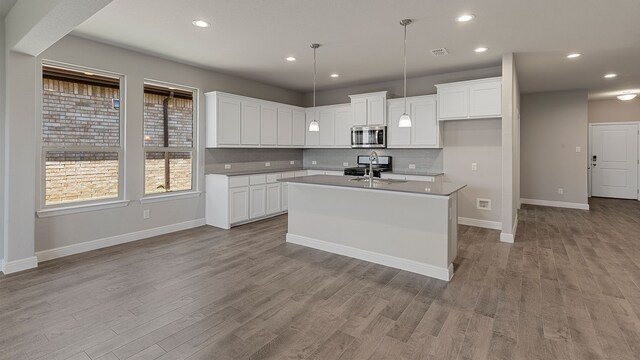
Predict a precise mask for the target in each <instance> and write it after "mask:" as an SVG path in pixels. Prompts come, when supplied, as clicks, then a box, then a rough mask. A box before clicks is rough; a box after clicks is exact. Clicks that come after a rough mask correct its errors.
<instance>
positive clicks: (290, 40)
mask: <svg viewBox="0 0 640 360" xmlns="http://www.w3.org/2000/svg"><path fill="white" fill-rule="evenodd" d="M466 12H470V13H473V14H475V15H476V19H475V20H473V21H471V22H468V23H457V22H456V21H455V18H456V17H457V16H458V15H460V14H463V13H466ZM638 15H640V1H639V0H608V1H602V0H561V1H558V0H467V1H459V0H447V1H443V0H402V1H389V0H242V1H239V0H218V1H211V0H189V1H174V0H173V1H172V0H136V1H131V0H115V1H113V3H112V4H110V5H108V6H107V7H106V8H105V9H103V10H102V11H100V12H99V13H97V14H96V15H95V16H93V17H92V18H91V19H89V20H87V21H86V22H85V23H83V24H82V25H80V26H79V27H78V28H77V29H76V31H74V33H75V34H76V35H79V36H83V37H88V38H92V39H96V40H99V41H104V42H107V43H112V44H117V45H119V46H124V47H127V48H132V49H136V50H140V51H143V52H147V53H151V54H156V55H159V56H162V57H166V58H170V59H175V60H178V61H181V62H186V63H190V64H194V65H197V66H200V67H205V68H209V69H214V70H218V71H221V72H225V73H229V74H234V75H239V76H242V77H246V78H251V79H255V80H259V81H262V82H266V83H271V84H275V85H279V86H282V87H286V88H290V89H294V90H299V91H309V90H310V89H311V88H312V79H313V78H312V54H313V53H312V50H311V49H310V48H309V44H310V43H313V42H317V43H320V44H322V47H321V48H320V49H318V88H319V89H328V88H337V87H343V86H348V85H355V84H362V83H370V82H376V81H382V80H390V79H399V78H401V76H402V27H401V26H400V25H399V24H398V22H399V21H400V20H401V19H403V18H411V19H413V20H414V21H415V22H414V23H413V24H412V25H410V26H409V27H408V47H409V48H408V66H409V70H408V71H409V76H410V77H411V76H419V75H427V74H436V73H443V72H449V71H458V70H466V69H473V68H480V67H486V66H495V65H497V64H499V63H500V59H501V56H502V54H504V53H508V52H515V53H516V54H517V57H516V59H517V62H518V70H519V76H520V81H521V88H522V90H523V91H524V92H535V91H550V90H563V89H575V88H587V89H589V90H590V96H591V97H598V96H600V94H601V93H604V92H610V91H618V90H623V89H627V88H638V89H640V66H639V64H640V19H638ZM193 19H204V20H207V21H209V22H211V23H212V26H211V27H210V28H206V29H200V28H196V27H194V26H192V25H191V21H192V20H193ZM478 46H486V47H488V48H489V51H488V52H486V53H484V54H476V53H474V52H473V49H474V48H476V47H478ZM438 47H446V48H447V49H448V50H449V52H450V54H449V55H447V56H443V57H433V56H432V55H431V54H430V53H429V50H430V49H433V48H438ZM572 51H579V52H582V53H583V54H584V55H583V56H582V57H581V58H579V59H577V60H574V61H569V60H567V59H566V58H565V55H566V54H567V53H569V52H572ZM286 56H295V57H297V58H298V61H296V62H294V63H289V62H286V61H285V60H284V58H285V57H286ZM332 72H337V73H339V74H340V77H339V78H338V79H331V78H329V74H330V73H332ZM606 72H616V73H618V74H619V75H620V76H619V77H618V78H616V79H613V80H605V79H603V78H602V76H603V75H604V74H605V73H606Z"/></svg>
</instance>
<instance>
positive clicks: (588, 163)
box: [587, 121, 640, 201]
mask: <svg viewBox="0 0 640 360" xmlns="http://www.w3.org/2000/svg"><path fill="white" fill-rule="evenodd" d="M602 125H636V126H637V127H638V134H637V135H636V136H638V160H639V161H640V121H615V122H614V121H612V122H599V123H589V138H588V139H587V140H588V141H587V147H588V148H589V149H588V157H587V182H588V186H587V190H588V196H589V197H591V193H592V191H591V187H592V186H593V181H592V177H591V158H592V155H591V154H592V149H591V144H593V127H594V126H602ZM636 171H637V172H638V184H636V189H640V164H638V165H636ZM637 200H638V201H640V193H638V196H637Z"/></svg>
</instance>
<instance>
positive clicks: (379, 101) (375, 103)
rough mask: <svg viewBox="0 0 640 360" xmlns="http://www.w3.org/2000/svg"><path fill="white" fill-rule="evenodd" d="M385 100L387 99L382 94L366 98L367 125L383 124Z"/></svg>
mask: <svg viewBox="0 0 640 360" xmlns="http://www.w3.org/2000/svg"><path fill="white" fill-rule="evenodd" d="M386 102H387V99H385V98H384V97H382V96H380V97H371V98H369V99H367V125H384V124H385V121H384V120H385V115H386V114H385V112H384V111H385V108H386V106H385V105H386Z"/></svg>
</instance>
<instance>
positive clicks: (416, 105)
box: [387, 95, 442, 148]
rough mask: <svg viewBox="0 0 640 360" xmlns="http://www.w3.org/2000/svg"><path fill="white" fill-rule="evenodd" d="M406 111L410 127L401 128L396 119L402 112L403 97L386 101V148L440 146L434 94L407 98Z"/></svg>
mask: <svg viewBox="0 0 640 360" xmlns="http://www.w3.org/2000/svg"><path fill="white" fill-rule="evenodd" d="M407 112H408V113H409V116H410V117H411V127H406V128H401V127H399V126H398V120H399V119H400V116H401V115H402V114H403V113H404V99H403V98H400V99H393V100H388V101H387V113H388V120H389V121H388V122H389V125H388V127H387V129H388V131H389V134H388V138H387V142H388V144H387V147H388V148H440V147H442V144H441V132H440V124H439V122H438V119H437V106H436V96H435V95H426V96H414V97H410V98H407Z"/></svg>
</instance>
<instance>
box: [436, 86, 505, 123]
mask: <svg viewBox="0 0 640 360" xmlns="http://www.w3.org/2000/svg"><path fill="white" fill-rule="evenodd" d="M436 88H437V89H438V119H439V120H463V119H483V118H495V117H501V116H502V78H500V77H495V78H488V79H480V80H471V81H461V82H456V83H448V84H439V85H436Z"/></svg>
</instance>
